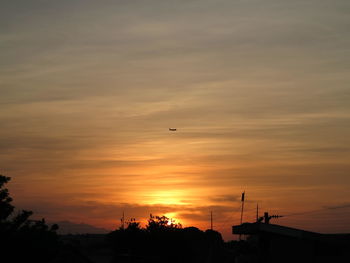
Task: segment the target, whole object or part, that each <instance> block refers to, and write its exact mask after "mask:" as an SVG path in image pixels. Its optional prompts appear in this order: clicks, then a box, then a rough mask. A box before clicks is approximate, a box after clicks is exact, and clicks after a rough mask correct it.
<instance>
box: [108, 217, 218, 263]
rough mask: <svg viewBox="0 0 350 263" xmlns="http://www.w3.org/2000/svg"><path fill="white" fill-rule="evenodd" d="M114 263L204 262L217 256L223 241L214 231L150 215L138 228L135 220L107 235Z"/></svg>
mask: <svg viewBox="0 0 350 263" xmlns="http://www.w3.org/2000/svg"><path fill="white" fill-rule="evenodd" d="M108 241H109V243H110V245H111V247H112V249H113V251H114V253H115V259H114V262H124V261H128V262H129V261H139V262H170V263H171V262H206V261H207V259H208V257H213V256H214V255H215V253H216V254H218V251H219V248H221V247H222V245H223V241H222V237H221V235H220V233H218V232H216V231H212V230H209V231H206V232H203V231H201V230H199V229H198V228H196V227H187V228H182V226H181V224H179V223H175V222H174V221H173V220H171V219H169V218H168V217H166V216H164V215H163V216H153V215H152V214H151V215H150V217H149V219H148V224H147V225H146V227H145V228H141V227H140V224H139V223H138V222H136V220H135V219H131V220H130V221H129V222H128V223H127V227H126V228H125V229H123V228H119V229H117V230H115V231H113V232H111V233H110V234H109V235H108Z"/></svg>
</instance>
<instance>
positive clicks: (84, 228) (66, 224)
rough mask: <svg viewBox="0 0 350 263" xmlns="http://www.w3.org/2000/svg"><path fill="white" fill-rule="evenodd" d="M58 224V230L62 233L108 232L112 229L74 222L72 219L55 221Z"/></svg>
mask: <svg viewBox="0 0 350 263" xmlns="http://www.w3.org/2000/svg"><path fill="white" fill-rule="evenodd" d="M55 223H56V224H58V226H59V229H58V231H57V233H58V234H60V235H66V234H107V233H109V232H111V231H110V230H107V229H104V228H99V227H95V226H92V225H88V224H85V223H74V222H70V221H60V222H55Z"/></svg>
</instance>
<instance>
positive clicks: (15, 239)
mask: <svg viewBox="0 0 350 263" xmlns="http://www.w3.org/2000/svg"><path fill="white" fill-rule="evenodd" d="M9 181H10V178H9V177H6V176H2V175H0V249H1V250H0V256H1V259H2V260H4V262H28V261H29V262H38V263H41V262H49V261H50V260H52V259H53V258H54V256H55V255H56V253H57V249H58V247H59V246H58V236H57V234H56V230H57V229H58V226H57V225H52V226H51V227H49V226H48V225H47V224H46V223H45V220H44V219H42V220H30V219H29V218H30V216H31V215H32V214H33V213H32V212H31V211H26V210H23V211H20V212H15V207H14V206H13V205H12V198H11V197H10V195H9V192H8V190H7V189H6V188H5V187H4V186H5V184H6V183H8V182H9Z"/></svg>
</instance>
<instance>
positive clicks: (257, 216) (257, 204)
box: [256, 203, 259, 222]
mask: <svg viewBox="0 0 350 263" xmlns="http://www.w3.org/2000/svg"><path fill="white" fill-rule="evenodd" d="M258 221H259V203H256V222H258Z"/></svg>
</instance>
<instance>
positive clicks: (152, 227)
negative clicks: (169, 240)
mask: <svg viewBox="0 0 350 263" xmlns="http://www.w3.org/2000/svg"><path fill="white" fill-rule="evenodd" d="M180 228H182V226H181V224H180V223H175V222H174V220H172V219H170V218H168V217H166V216H164V215H163V216H153V215H152V214H150V217H149V219H148V224H147V226H146V229H147V230H148V231H159V230H166V229H180Z"/></svg>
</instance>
